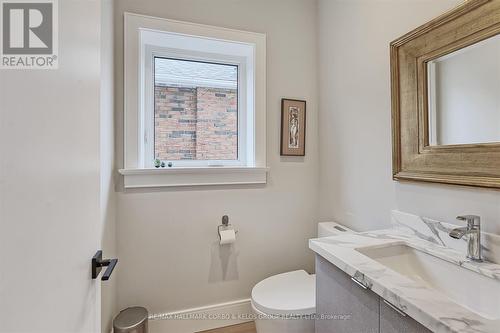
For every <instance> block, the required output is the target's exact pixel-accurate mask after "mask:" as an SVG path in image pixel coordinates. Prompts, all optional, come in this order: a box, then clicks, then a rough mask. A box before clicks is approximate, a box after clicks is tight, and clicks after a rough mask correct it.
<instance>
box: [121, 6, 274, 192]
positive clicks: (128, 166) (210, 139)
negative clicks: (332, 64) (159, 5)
mask: <svg viewBox="0 0 500 333" xmlns="http://www.w3.org/2000/svg"><path fill="white" fill-rule="evenodd" d="M124 42H125V45H124V80H125V85H124V89H125V91H124V109H125V129H124V134H125V149H124V150H125V151H124V168H123V169H121V170H120V173H122V174H123V175H124V176H125V187H144V186H155V187H156V186H182V185H216V184H247V183H252V184H255V183H265V182H266V179H267V178H266V177H267V176H266V175H267V167H266V125H265V122H266V98H265V96H266V74H265V73H266V72H265V63H266V55H265V45H266V38H265V35H263V34H258V33H252V32H245V31H238V30H231V29H225V28H218V27H213V26H205V25H198V24H193V23H187V22H179V21H172V20H167V19H161V18H154V17H146V16H141V15H136V14H130V13H125V31H124Z"/></svg>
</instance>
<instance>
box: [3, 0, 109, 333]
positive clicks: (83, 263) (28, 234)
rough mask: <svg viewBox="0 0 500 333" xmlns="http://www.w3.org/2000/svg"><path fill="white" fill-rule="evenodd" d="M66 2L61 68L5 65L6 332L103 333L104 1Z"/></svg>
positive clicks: (61, 21) (62, 6) (61, 15)
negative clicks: (95, 276)
mask: <svg viewBox="0 0 500 333" xmlns="http://www.w3.org/2000/svg"><path fill="white" fill-rule="evenodd" d="M27 2H30V1H27ZM31 2H33V1H31ZM58 8H59V21H58V23H59V38H58V40H59V69H57V70H2V69H0V332H1V333H11V332H50V333H71V332H89V333H94V332H100V311H101V309H100V283H101V282H100V280H92V279H91V271H90V259H91V257H92V256H93V255H94V253H95V252H96V250H98V249H99V248H100V245H101V244H100V241H101V226H100V210H99V185H100V184H99V177H100V176H99V171H100V170H99V162H100V161H99V98H100V96H99V85H100V62H99V57H100V42H99V34H100V24H101V22H100V2H99V1H88V0H73V1H66V0H64V1H63V0H59V4H58ZM0 22H1V19H0Z"/></svg>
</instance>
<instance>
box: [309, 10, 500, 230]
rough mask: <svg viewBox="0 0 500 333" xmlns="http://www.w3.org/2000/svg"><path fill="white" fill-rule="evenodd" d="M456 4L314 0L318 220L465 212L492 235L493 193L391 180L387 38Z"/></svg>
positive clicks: (378, 224) (499, 199)
mask: <svg viewBox="0 0 500 333" xmlns="http://www.w3.org/2000/svg"><path fill="white" fill-rule="evenodd" d="M460 2H461V1H458V0H439V1H436V0H383V1H382V0H376V1H372V0H351V1H343V0H319V3H318V15H319V50H320V51H319V59H320V61H319V68H320V69H321V70H320V71H319V86H320V108H319V109H320V112H319V124H320V127H319V130H320V139H319V142H320V180H321V182H320V184H321V185H320V195H319V198H320V218H322V219H331V218H334V219H336V220H338V221H339V222H342V223H344V224H346V225H348V226H350V227H353V228H355V229H359V230H369V229H378V228H382V227H386V226H388V223H389V212H390V210H391V209H400V210H403V211H407V212H410V213H414V214H418V215H424V216H430V217H433V218H436V219H440V220H443V221H449V222H453V221H454V218H455V216H457V215H459V214H464V213H470V214H478V215H481V216H482V218H483V226H484V230H486V231H489V232H493V233H500V193H499V192H498V191H495V190H486V189H474V188H468V187H460V186H446V185H438V184H424V183H410V182H394V181H393V180H392V172H391V105H390V103H391V97H390V73H389V71H390V68H389V43H390V42H391V41H392V40H394V39H396V38H398V37H400V36H402V35H403V34H405V33H406V32H408V31H410V30H412V29H414V28H416V27H418V26H419V25H421V24H423V23H425V22H427V21H428V20H430V19H432V18H434V17H436V16H438V15H440V14H442V13H444V12H445V11H447V10H449V9H451V8H453V7H454V6H455V5H457V4H459V3H460Z"/></svg>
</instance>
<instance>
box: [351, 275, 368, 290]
mask: <svg viewBox="0 0 500 333" xmlns="http://www.w3.org/2000/svg"><path fill="white" fill-rule="evenodd" d="M351 280H352V281H353V282H354V283H356V284H357V285H358V286H360V287H361V288H363V289H364V290H368V287H367V286H365V285H364V283H363V282H361V281H358V280H357V279H356V278H355V277H354V276H352V277H351Z"/></svg>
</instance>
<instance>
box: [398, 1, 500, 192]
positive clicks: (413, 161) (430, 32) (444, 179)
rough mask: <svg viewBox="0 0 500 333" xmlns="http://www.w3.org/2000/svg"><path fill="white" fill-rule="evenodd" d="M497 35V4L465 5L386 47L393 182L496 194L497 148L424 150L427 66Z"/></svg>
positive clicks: (499, 176)
mask: <svg viewBox="0 0 500 333" xmlns="http://www.w3.org/2000/svg"><path fill="white" fill-rule="evenodd" d="M499 33H500V0H469V1H466V2H465V3H463V4H462V5H460V6H458V7H457V8H455V9H453V10H452V11H450V12H448V13H445V14H444V15H442V16H440V17H438V18H436V19H434V20H432V21H430V22H428V23H427V24H424V25H423V26H421V27H419V28H417V29H415V30H413V31H411V32H409V33H408V34H406V35H404V36H402V37H401V38H398V39H397V40H395V41H393V42H392V43H391V89H392V142H393V144H392V146H393V178H394V179H395V180H412V181H425V182H436V183H447V184H457V185H468V186H480V187H490V188H500V143H485V144H465V145H443V146H430V145H429V131H428V103H427V98H428V96H427V63H428V62H429V61H432V60H434V59H437V58H439V57H442V56H444V55H446V54H449V53H452V52H455V51H457V50H459V49H462V48H464V47H467V46H470V45H472V44H475V43H477V42H479V41H482V40H484V39H487V38H490V37H492V36H495V35H497V34H499Z"/></svg>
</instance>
